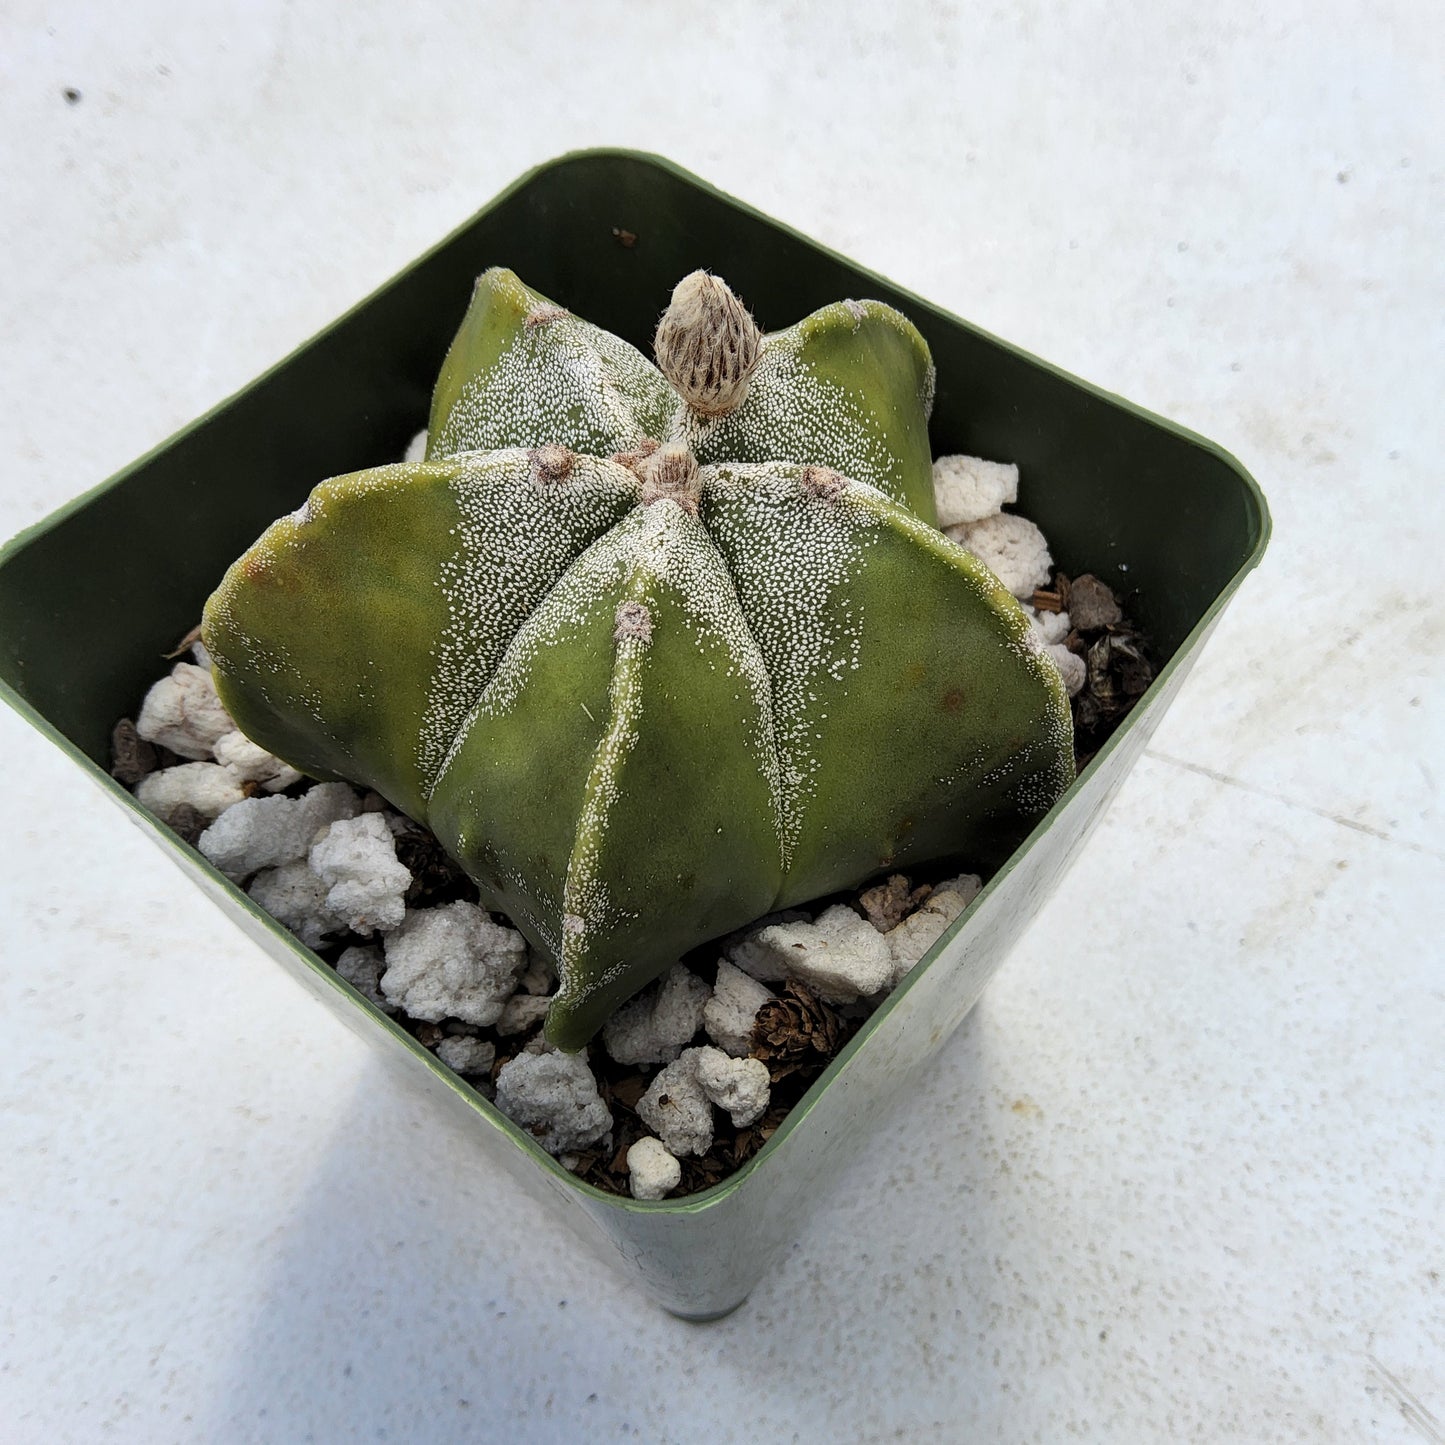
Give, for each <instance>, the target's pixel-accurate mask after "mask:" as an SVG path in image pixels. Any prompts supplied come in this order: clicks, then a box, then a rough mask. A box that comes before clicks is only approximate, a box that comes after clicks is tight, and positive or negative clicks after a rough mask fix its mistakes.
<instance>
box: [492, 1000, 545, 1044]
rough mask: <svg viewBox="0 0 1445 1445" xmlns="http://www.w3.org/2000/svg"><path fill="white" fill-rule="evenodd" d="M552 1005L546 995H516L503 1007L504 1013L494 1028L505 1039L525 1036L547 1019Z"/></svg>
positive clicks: (498, 1017) (500, 1014) (498, 1016)
mask: <svg viewBox="0 0 1445 1445" xmlns="http://www.w3.org/2000/svg"><path fill="white" fill-rule="evenodd" d="M551 1003H552V1000H551V999H550V998H548V997H546V996H545V995H544V994H537V993H514V994H513V995H512V996H511V998H509V999H508V1000H507V1001H506V1003H504V1004H503V1005H502V1011H501V1013H499V1014H498V1015H497V1021H496V1023H494V1024H493V1025H492V1027H493V1028H494V1029H496V1031H497V1033H498V1034H499V1035H500V1036H501V1037H502V1038H504V1039H507V1038H512V1037H513V1036H514V1035H516V1034H524V1033H526V1032H527V1030H528V1029H532V1028H536V1026H537V1025H538V1024H539V1023H541V1022H542V1020H543V1019H544V1018H546V1016H547V1010H548V1008H549V1007H550V1006H551Z"/></svg>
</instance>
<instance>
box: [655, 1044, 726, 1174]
mask: <svg viewBox="0 0 1445 1445" xmlns="http://www.w3.org/2000/svg"><path fill="white" fill-rule="evenodd" d="M696 1054H697V1050H696V1049H688V1050H687V1051H686V1052H685V1053H683V1054H681V1055H679V1056H678V1057H677V1058H676V1059H674V1060H673V1062H672V1063H670V1064H668V1065H667V1066H666V1067H665V1068H663V1069H660V1070H659V1071H658V1073H657V1075H656V1077H655V1078H654V1079H653V1081H652V1083H651V1084H649V1085H648V1087H647V1092H646V1093H645V1094H644V1095H643V1096H642V1097H641V1098H640V1099H639V1100H638V1101H637V1116H638V1118H640V1119H641V1120H642V1122H643V1123H644V1124H646V1125H647V1127H648V1128H649V1129H651V1130H652V1131H653V1133H654V1134H656V1135H657V1137H658V1138H659V1139H661V1140H662V1142H663V1143H664V1144H666V1145H667V1147H668V1149H670V1150H671V1151H672V1153H674V1154H676V1155H678V1156H679V1157H682V1156H684V1155H688V1154H706V1153H707V1151H708V1150H709V1149H711V1148H712V1101H711V1100H710V1099H709V1098H708V1096H707V1093H706V1091H705V1090H704V1089H703V1086H702V1082H701V1081H700V1080H699V1079H698V1076H697V1059H696V1057H695V1055H696Z"/></svg>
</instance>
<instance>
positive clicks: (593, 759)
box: [203, 269, 1073, 1049]
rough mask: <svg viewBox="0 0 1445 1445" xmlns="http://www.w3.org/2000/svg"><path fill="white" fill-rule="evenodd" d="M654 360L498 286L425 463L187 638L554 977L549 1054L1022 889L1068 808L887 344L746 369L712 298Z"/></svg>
mask: <svg viewBox="0 0 1445 1445" xmlns="http://www.w3.org/2000/svg"><path fill="white" fill-rule="evenodd" d="M657 359H658V363H659V365H658V367H657V368H655V367H653V366H652V365H651V364H650V363H649V362H648V361H647V359H646V358H645V357H644V356H643V355H642V354H641V353H640V352H638V351H637V350H636V349H635V348H633V347H631V346H629V345H628V344H627V343H626V342H625V341H622V340H620V339H619V338H617V337H615V336H611V335H609V334H608V333H606V332H604V331H602V330H601V329H599V328H598V327H595V326H593V325H591V324H589V323H588V322H586V321H585V320H582V319H581V318H579V317H576V316H573V315H572V314H570V313H569V312H567V311H565V310H564V309H563V308H561V307H560V306H557V305H556V304H554V303H553V302H552V301H550V300H548V299H547V298H545V297H543V296H541V295H540V294H538V293H537V292H535V291H532V290H530V289H528V288H527V287H526V286H524V285H523V284H522V283H521V282H520V281H519V280H518V279H517V277H516V276H515V275H513V274H512V273H511V272H510V271H505V270H501V269H492V270H489V271H487V272H486V273H485V274H484V275H483V276H482V277H481V279H480V280H479V281H478V283H477V286H476V289H475V292H474V295H473V299H472V302H471V306H470V308H469V310H468V312H467V314H466V318H465V320H464V321H463V322H462V326H461V330H460V332H459V333H458V335H457V337H456V340H455V341H454V342H453V344H452V347H451V349H450V351H449V352H448V354H447V357H446V360H445V361H444V363H443V365H442V369H441V376H440V379H439V381H438V383H437V387H436V392H435V397H434V401H433V405H432V414H431V426H430V432H429V435H430V441H429V444H428V447H427V453H426V458H425V460H423V461H418V462H412V463H401V464H397V465H394V466H385V467H380V468H374V469H369V470H366V471H362V472H358V473H353V474H351V475H348V476H343V477H338V478H335V479H333V480H331V481H328V482H325V483H323V484H322V485H320V486H318V487H317V488H316V489H315V490H314V491H313V492H312V493H311V494H310V496H309V497H308V499H307V501H306V502H305V503H304V504H303V505H302V506H301V507H300V508H299V509H297V510H296V511H295V512H293V513H291V514H290V515H288V516H286V517H284V518H282V519H281V520H280V521H278V522H276V523H274V524H273V525H272V526H271V527H270V528H268V530H267V531H266V533H265V534H264V535H263V536H262V537H261V539H260V540H259V541H258V542H257V543H256V544H255V545H254V546H253V547H251V548H250V549H249V550H248V551H247V552H246V553H245V555H244V556H243V557H242V558H241V559H240V560H239V561H238V562H236V563H235V564H234V565H233V566H232V567H231V568H230V570H229V571H228V572H227V574H226V577H225V580H224V582H223V583H222V584H221V586H220V588H219V590H218V591H217V592H216V593H215V595H214V596H213V597H212V598H211V599H210V601H209V603H208V604H207V607H206V612H205V626H204V633H203V636H204V641H205V644H206V647H207V648H208V650H209V653H210V656H211V659H212V660H213V664H214V669H215V675H216V684H217V688H218V690H219V692H220V695H221V698H222V700H223V702H224V703H225V704H226V707H227V709H228V711H229V712H230V714H231V716H232V717H233V718H235V719H236V721H237V722H238V723H239V724H240V726H241V727H242V729H243V730H244V731H245V732H246V733H247V734H248V735H249V737H250V738H251V739H252V740H253V741H255V742H256V743H258V744H260V745H261V746H262V747H264V748H266V749H268V750H269V751H271V752H272V753H274V754H275V755H277V756H279V757H280V758H282V759H284V760H285V761H286V762H287V763H289V764H291V765H292V766H293V767H295V768H297V769H299V770H301V771H302V772H304V773H307V774H309V775H311V776H312V777H317V778H325V779H345V780H347V781H350V782H352V783H357V784H361V785H364V786H366V787H368V788H371V789H374V790H376V792H378V793H379V794H381V795H382V796H383V797H385V798H386V799H387V800H388V801H389V802H391V803H392V804H393V805H394V806H395V807H397V808H399V809H400V810H402V811H403V812H404V813H406V814H407V815H409V816H410V817H411V818H414V819H416V820H418V821H422V822H425V823H426V824H427V825H428V826H429V827H430V828H431V829H432V831H433V832H434V833H435V834H436V836H437V837H438V838H439V839H440V841H441V843H442V845H443V846H444V847H445V848H446V850H447V852H448V853H449V854H450V855H451V856H452V857H453V858H454V859H456V860H457V861H458V862H459V863H460V864H461V865H462V866H463V868H464V869H465V870H466V872H467V873H468V874H469V875H470V876H471V878H472V879H473V880H474V881H475V882H476V884H477V885H478V887H479V888H480V890H481V895H482V899H483V901H484V903H485V904H486V905H487V906H488V907H490V908H492V909H494V910H496V911H498V912H501V913H504V914H506V915H507V916H508V917H509V918H511V919H512V920H513V921H514V922H515V923H516V925H517V926H518V927H519V928H520V929H521V931H522V932H523V933H524V934H525V935H526V936H527V939H528V941H529V942H530V943H531V945H532V946H533V948H534V949H538V950H540V951H541V952H542V953H543V954H544V955H545V956H546V957H547V958H548V959H549V960H551V961H552V962H553V963H555V965H556V966H557V969H558V973H559V977H560V988H559V989H558V991H557V993H556V995H555V996H554V997H553V1000H552V1003H551V1005H550V1008H549V1011H548V1016H547V1036H548V1038H549V1039H550V1040H551V1042H552V1043H553V1044H555V1045H557V1046H559V1047H561V1048H563V1049H577V1048H580V1047H582V1046H583V1045H585V1044H586V1043H587V1042H588V1040H589V1039H591V1038H592V1036H593V1035H594V1034H596V1033H597V1031H598V1030H599V1028H601V1026H602V1025H603V1023H605V1022H606V1021H607V1019H608V1018H609V1017H610V1016H611V1015H612V1014H613V1013H614V1012H615V1010H616V1009H617V1008H618V1007H619V1006H620V1005H621V1004H622V1003H624V1002H625V1001H626V1000H627V999H629V998H630V997H632V996H633V995H634V994H636V993H637V992H638V990H639V989H641V988H642V987H643V986H644V985H646V984H647V983H649V982H651V981H652V980H653V979H655V978H657V977H659V976H660V975H661V974H663V973H664V972H665V971H666V970H667V969H668V968H669V967H670V966H671V965H672V964H673V963H675V962H676V961H677V959H678V958H680V957H681V956H682V955H683V954H684V953H686V952H687V951H688V950H690V949H692V948H694V947H695V946H697V945H699V944H701V943H703V942H704V941H706V940H708V939H711V938H715V937H718V936H720V935H723V934H726V933H728V932H729V931H731V930H734V929H737V928H739V927H741V926H743V925H745V924H747V923H749V922H751V921H752V920H754V919H757V918H760V917H762V916H763V915H766V914H769V913H772V912H773V911H775V910H777V909H782V908H787V907H789V906H791V905H794V904H799V903H806V902H809V901H811V900H813V899H816V898H818V897H820V896H823V895H827V894H830V893H833V892H835V891H837V890H840V889H843V888H848V887H853V886H856V885H858V884H860V883H862V882H864V881H865V880H867V879H868V878H869V877H870V875H873V874H876V873H878V872H880V871H884V870H888V869H891V868H895V867H904V866H913V865H915V864H919V863H927V862H930V861H932V860H934V859H936V858H939V857H941V856H944V855H963V856H964V857H965V858H967V859H969V860H971V861H976V860H979V859H984V860H988V861H992V860H995V859H997V858H1000V857H1004V856H1007V854H1008V853H1009V852H1011V851H1012V850H1013V848H1014V847H1015V846H1017V844H1018V842H1019V841H1020V839H1021V838H1022V837H1023V836H1024V834H1025V833H1027V831H1028V829H1029V828H1030V827H1031V826H1032V824H1033V823H1034V822H1035V821H1037V819H1038V818H1039V817H1040V816H1041V815H1042V814H1043V813H1044V812H1046V811H1047V810H1048V808H1049V807H1050V806H1051V805H1052V804H1053V802H1054V800H1055V799H1056V798H1057V797H1058V795H1059V794H1060V793H1061V792H1062V791H1063V790H1064V788H1065V787H1067V786H1068V784H1069V783H1070V782H1071V781H1072V778H1073V746H1072V742H1073V735H1072V728H1071V725H1070V713H1069V705H1068V699H1067V697H1066V695H1065V692H1064V687H1063V683H1062V681H1061V679H1060V676H1059V673H1058V670H1057V668H1056V667H1055V666H1054V664H1053V663H1052V662H1051V661H1050V660H1049V659H1048V658H1047V656H1046V655H1045V654H1044V653H1043V652H1042V650H1041V649H1039V648H1037V647H1032V646H1030V645H1029V641H1030V630H1029V625H1028V621H1027V619H1026V617H1025V615H1024V613H1023V611H1022V609H1021V608H1020V607H1019V605H1018V603H1017V602H1016V601H1015V600H1014V598H1013V597H1012V596H1011V595H1010V594H1009V593H1008V592H1007V591H1006V590H1005V588H1004V587H1003V586H1002V585H1001V584H1000V582H999V581H998V580H997V578H996V577H995V576H994V575H993V573H992V572H990V571H989V570H988V568H987V567H985V566H984V565H983V563H982V562H980V561H979V560H978V559H977V558H976V557H975V556H974V555H973V554H972V553H970V552H968V551H966V550H964V548H963V547H961V546H959V545H958V544H956V543H954V542H952V541H950V540H949V539H947V538H946V537H944V536H943V534H942V533H941V532H940V531H939V530H938V529H937V527H936V526H933V525H931V523H932V521H933V473H932V458H931V455H930V452H929V448H928V429H927V428H928V410H929V407H930V405H931V402H932V391H933V366H932V361H931V359H930V356H929V352H928V348H927V345H926V343H925V342H924V341H923V338H922V337H921V336H920V335H919V333H918V331H917V330H916V328H915V327H914V326H913V325H912V324H911V323H910V322H909V321H908V320H907V318H906V317H905V316H903V315H902V314H901V313H900V312H898V311H896V310H895V309H893V308H892V307H889V306H886V305H884V304H882V303H879V302H876V301H865V302H857V301H848V302H838V303H836V304H834V305H831V306H828V307H825V308H823V309H821V310H819V311H816V312H814V313H813V314H812V315H810V316H809V317H807V318H806V319H805V320H803V321H802V322H800V323H798V324H797V325H794V326H792V327H789V328H788V329H787V330H785V331H781V332H778V333H775V334H773V335H770V336H768V337H767V338H764V337H763V336H762V335H761V334H760V333H759V331H758V329H757V327H756V325H755V324H754V322H753V320H752V317H751V316H750V315H749V313H748V312H747V311H746V309H745V308H744V307H743V306H742V304H741V303H740V302H739V300H738V298H737V297H736V296H735V295H734V294H733V293H732V291H731V290H730V289H729V288H728V286H727V285H726V283H725V282H723V281H722V280H720V279H719V278H717V277H715V276H710V275H708V274H707V273H705V272H702V271H698V272H695V273H693V274H692V275H690V276H688V277H686V278H685V279H684V280H683V281H681V282H680V283H679V284H678V286H677V287H676V289H675V291H674V293H673V296H672V302H671V305H670V306H669V308H668V310H667V312H666V314H665V315H664V317H663V319H662V322H661V324H660V326H659V327H658V332H657Z"/></svg>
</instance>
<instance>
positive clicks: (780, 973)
mask: <svg viewBox="0 0 1445 1445" xmlns="http://www.w3.org/2000/svg"><path fill="white" fill-rule="evenodd" d="M808 922H810V919H809V917H808V915H807V914H806V913H804V912H803V911H802V909H800V908H789V909H787V910H785V911H784V912H782V913H770V914H768V915H767V917H765V918H760V919H759V920H758V921H757V923H755V924H754V925H753V926H752V927H751V928H750V929H748V931H747V932H746V933H741V934H735V935H733V936H732V937H730V938H729V939H727V940H726V941H725V942H724V945H723V951H724V956H725V957H726V959H727V961H728V962H729V963H731V964H732V965H733V967H734V968H737V969H740V970H741V971H742V972H743V973H745V974H747V976H748V977H749V978H753V979H757V980H758V981H759V982H760V983H781V982H782V980H783V979H785V978H787V976H788V972H787V969H786V968H784V966H783V963H782V961H781V960H780V958H779V957H778V954H777V952H776V951H775V950H774V949H772V948H770V947H769V946H768V945H767V944H766V943H764V942H763V941H762V936H763V934H764V933H766V932H767V930H768V929H769V928H772V927H775V926H777V925H779V924H786V923H808Z"/></svg>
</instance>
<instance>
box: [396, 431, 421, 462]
mask: <svg viewBox="0 0 1445 1445" xmlns="http://www.w3.org/2000/svg"><path fill="white" fill-rule="evenodd" d="M426 443H427V429H426V428H425V427H423V428H422V429H421V430H420V431H419V432H418V433H417V434H416V435H415V436H414V437H413V438H412V439H411V440H410V441H409V442H408V443H407V444H406V451H405V452H404V453H403V454H402V458H401V459H402V461H404V462H424V461H425V460H426Z"/></svg>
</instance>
